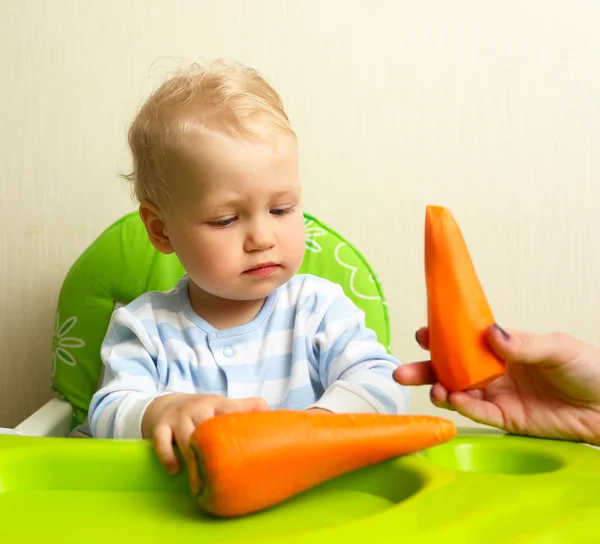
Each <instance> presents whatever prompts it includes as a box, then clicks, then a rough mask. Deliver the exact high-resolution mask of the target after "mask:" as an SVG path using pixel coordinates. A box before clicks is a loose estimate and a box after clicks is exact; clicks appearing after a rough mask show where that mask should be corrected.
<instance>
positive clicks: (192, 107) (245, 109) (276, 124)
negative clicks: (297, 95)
mask: <svg viewBox="0 0 600 544" xmlns="http://www.w3.org/2000/svg"><path fill="white" fill-rule="evenodd" d="M202 128H209V129H216V130H221V131H224V132H226V133H227V134H230V135H233V136H235V137H241V138H256V137H261V136H264V135H265V130H266V131H267V132H268V131H277V132H283V133H288V134H290V135H292V136H293V137H294V138H295V133H294V131H293V130H292V127H291V124H290V121H289V119H288V116H287V115H286V113H285V111H284V109H283V103H282V101H281V98H280V96H279V94H278V93H277V92H276V91H275V89H274V88H273V87H272V86H271V85H270V84H269V83H268V82H267V81H266V79H265V78H264V77H262V76H261V75H260V74H259V73H258V72H257V71H256V70H253V69H251V68H248V67H246V66H244V65H243V64H240V63H239V62H234V61H225V60H221V59H219V60H216V61H213V62H212V63H210V64H208V65H205V66H200V65H198V64H194V65H192V67H191V68H189V69H187V70H184V71H180V72H178V73H177V74H176V75H175V76H173V77H171V78H170V79H168V80H167V81H166V82H165V83H163V84H162V85H161V86H160V87H159V88H158V89H157V90H155V91H154V92H153V93H152V94H151V95H150V97H149V98H148V99H147V100H146V101H145V102H144V104H143V105H142V107H141V108H140V110H139V112H138V114H137V115H136V117H135V119H134V121H133V123H132V124H131V126H130V128H129V131H128V138H127V139H128V143H129V147H130V149H131V153H132V156H133V169H132V171H131V173H129V174H127V175H124V176H123V177H124V178H125V179H126V180H128V181H130V182H132V184H133V191H134V194H135V196H136V198H137V199H138V200H139V201H142V200H150V201H151V202H154V203H156V204H159V203H161V202H164V201H165V199H166V198H168V197H169V190H168V183H167V182H168V179H167V178H168V171H167V153H168V151H169V150H173V149H175V148H177V145H178V140H179V138H180V137H181V136H182V135H184V134H186V133H189V132H192V131H194V130H198V129H202Z"/></svg>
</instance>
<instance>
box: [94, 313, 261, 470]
mask: <svg viewBox="0 0 600 544" xmlns="http://www.w3.org/2000/svg"><path fill="white" fill-rule="evenodd" d="M158 342H159V341H157V343H156V344H155V343H154V342H153V341H152V340H151V338H150V335H149V334H148V332H147V331H146V329H145V328H144V326H143V324H142V322H141V321H140V320H139V319H137V318H136V317H135V316H133V315H132V314H131V313H130V312H129V311H128V310H127V309H126V308H121V309H119V310H117V311H116V312H115V313H114V314H113V318H112V319H111V323H110V326H109V329H108V333H107V335H106V338H105V340H104V343H103V344H102V350H101V354H102V359H103V361H104V365H105V375H104V380H103V383H102V386H101V388H100V389H99V390H98V392H97V393H96V394H95V395H94V396H93V398H92V402H91V404H90V410H89V416H90V417H89V419H90V427H91V429H92V434H93V435H94V436H95V437H99V438H152V441H153V444H154V449H155V450H156V453H157V455H158V458H159V459H160V461H161V463H162V464H163V465H164V467H165V468H166V469H167V471H168V472H169V473H171V474H175V473H177V472H178V471H179V468H180V464H179V461H178V459H177V455H176V454H175V451H174V449H173V441H175V442H176V443H177V445H178V447H179V450H180V451H181V453H182V455H183V456H184V457H185V455H186V454H187V451H188V443H189V439H190V436H191V435H192V433H193V432H194V429H195V428H196V426H197V425H199V424H200V423H201V422H202V421H203V420H205V419H208V418H211V417H213V416H215V415H216V414H225V413H229V412H247V411H262V410H268V408H269V407H268V405H267V403H266V402H265V401H264V400H263V399H258V398H245V399H228V398H225V397H221V396H218V395H212V394H201V393H199V394H194V393H175V392H172V391H165V387H166V376H167V374H168V373H167V368H166V365H167V361H166V358H165V356H164V353H162V356H161V353H160V344H159V343H158Z"/></svg>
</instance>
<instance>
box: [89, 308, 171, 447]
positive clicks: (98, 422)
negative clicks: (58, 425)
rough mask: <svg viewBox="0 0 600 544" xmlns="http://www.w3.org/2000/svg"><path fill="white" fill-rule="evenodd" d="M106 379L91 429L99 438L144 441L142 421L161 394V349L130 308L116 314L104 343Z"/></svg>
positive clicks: (97, 397)
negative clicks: (158, 365)
mask: <svg viewBox="0 0 600 544" xmlns="http://www.w3.org/2000/svg"><path fill="white" fill-rule="evenodd" d="M101 356H102V361H103V363H104V369H105V373H104V379H103V381H102V385H101V387H100V389H99V390H98V391H97V392H96V393H95V394H94V396H93V397H92V401H91V403H90V409H89V420H90V428H91V430H92V434H93V436H95V437H97V438H142V418H143V416H144V412H145V411H146V408H147V407H148V405H149V404H150V403H151V402H152V401H153V400H154V399H155V398H157V397H158V396H160V395H161V394H166V392H163V393H161V392H160V391H161V388H160V377H159V368H158V367H157V360H158V348H157V346H156V345H155V344H154V342H152V340H151V339H150V336H149V335H148V332H147V331H146V330H145V328H144V326H143V325H142V323H141V322H140V320H139V319H137V318H136V317H135V316H134V315H133V314H131V313H130V312H129V311H128V310H127V308H120V309H118V310H117V311H115V312H114V313H113V316H112V319H111V322H110V325H109V327H108V332H107V334H106V337H105V339H104V342H103V343H102V348H101Z"/></svg>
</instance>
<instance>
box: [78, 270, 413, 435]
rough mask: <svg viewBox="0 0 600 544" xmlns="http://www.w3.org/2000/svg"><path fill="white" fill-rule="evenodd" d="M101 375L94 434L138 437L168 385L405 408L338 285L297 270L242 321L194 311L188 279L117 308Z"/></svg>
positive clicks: (278, 402)
mask: <svg viewBox="0 0 600 544" xmlns="http://www.w3.org/2000/svg"><path fill="white" fill-rule="evenodd" d="M101 355H102V360H103V362H104V378H103V381H102V385H101V387H100V389H99V390H98V391H97V392H96V394H95V395H94V397H93V398H92V402H91V404H90V410H89V419H90V426H91V429H92V433H93V435H94V436H96V437H102V438H141V432H142V431H141V422H142V417H143V415H144V411H145V410H146V408H147V407H148V405H149V404H150V403H151V402H152V401H153V400H154V399H155V398H156V397H157V396H160V395H163V394H168V393H211V394H217V395H222V396H226V397H228V398H231V399H239V398H244V397H262V398H263V399H265V401H266V402H267V403H268V405H269V406H270V408H271V409H276V408H286V409H297V410H302V409H306V408H311V407H318V408H324V409H327V410H330V411H332V412H337V413H339V412H380V413H390V414H397V413H405V412H406V411H407V404H408V391H407V389H406V388H405V387H402V386H400V385H399V384H397V383H396V382H395V381H393V379H392V372H393V371H394V369H395V368H396V367H397V366H398V365H399V362H398V361H397V360H396V359H394V358H393V357H391V356H390V355H388V354H387V352H386V350H385V348H384V347H383V346H382V345H381V344H380V343H379V342H378V341H377V338H376V335H375V333H374V332H373V331H372V330H371V329H369V328H367V327H366V326H365V322H364V312H362V311H361V310H360V309H358V308H357V307H356V306H355V305H354V303H353V302H352V301H351V300H350V299H349V298H348V297H346V296H345V294H344V292H343V290H342V288H341V287H340V286H339V285H337V284H335V283H332V282H330V281H327V280H325V279H322V278H319V277H316V276H311V275H296V276H294V277H293V278H292V279H291V280H289V281H288V282H287V283H285V284H284V285H282V286H281V287H279V288H278V289H277V290H276V291H275V292H273V293H272V294H271V295H270V296H268V297H267V298H266V300H265V303H264V305H263V307H262V309H261V310H260V312H259V313H258V315H257V316H256V317H255V318H254V319H253V320H252V321H251V322H249V323H246V324H244V325H240V326H237V327H233V328H231V329H228V330H217V329H215V328H214V327H212V326H211V325H210V324H209V323H207V322H206V321H205V320H203V319H202V318H200V317H199V316H198V315H197V314H196V313H195V312H194V310H193V309H192V307H191V304H190V300H189V297H188V278H187V276H184V277H183V278H182V279H181V280H180V281H179V282H178V284H177V285H176V286H175V288H174V289H173V290H171V291H168V292H165V293H160V292H149V293H145V294H144V295H142V296H140V297H138V298H137V299H136V300H134V301H133V302H132V303H131V304H129V305H128V306H125V307H122V308H119V309H117V310H115V312H114V313H113V315H112V318H111V322H110V325H109V328H108V332H107V334H106V337H105V339H104V342H103V344H102V349H101Z"/></svg>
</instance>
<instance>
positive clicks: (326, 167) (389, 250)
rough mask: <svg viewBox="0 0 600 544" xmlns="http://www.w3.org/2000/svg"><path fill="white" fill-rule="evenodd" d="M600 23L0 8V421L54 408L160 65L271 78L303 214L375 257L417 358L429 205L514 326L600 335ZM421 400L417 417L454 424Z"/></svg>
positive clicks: (255, 5)
mask: <svg viewBox="0 0 600 544" xmlns="http://www.w3.org/2000/svg"><path fill="white" fill-rule="evenodd" d="M599 20H600V4H599V3H597V2H595V1H593V0H590V1H574V0H571V1H564V0H563V1H558V0H554V1H552V0H545V1H541V0H530V1H528V2H519V1H516V0H514V1H500V0H498V1H491V0H490V1H485V2H482V1H480V0H472V1H468V0H454V1H453V2H446V1H444V0H440V1H420V2H413V1H383V0H365V1H363V0H353V1H352V2H348V1H344V0H325V1H324V0H295V1H294V0H290V1H285V0H253V1H243V0H219V1H217V0H214V1H209V0H189V1H188V0H164V1H163V0H102V1H100V0H96V1H94V0H79V1H78V0H53V1H47V0H0V55H1V59H2V62H1V66H2V69H1V71H0V88H1V92H0V207H1V209H0V212H1V213H0V225H1V228H0V285H1V286H2V288H1V289H0V340H1V346H2V349H1V350H0V426H12V425H14V424H16V423H18V422H19V421H20V420H21V419H23V418H24V417H25V416H26V415H28V414H29V413H30V412H32V411H33V410H35V409H36V408H37V407H39V406H40V405H41V404H42V403H43V402H45V401H46V400H47V399H48V398H50V396H51V392H50V374H51V358H50V347H51V341H52V334H53V325H54V311H55V304H56V300H57V296H58V292H59V289H60V286H61V282H62V280H63V278H64V276H65V274H66V272H67V270H68V268H69V266H70V265H71V264H72V262H73V261H74V260H75V259H76V258H77V256H78V255H79V254H80V253H81V252H82V251H83V250H84V249H85V247H86V246H87V245H88V244H89V243H90V242H92V240H93V239H94V238H95V237H96V236H97V235H98V234H99V232H100V231H101V230H102V229H104V228H105V227H106V226H107V225H109V224H110V223H111V222H112V221H114V220H115V219H117V218H118V217H119V216H121V215H122V214H124V213H126V212H128V211H130V210H131V209H133V208H134V204H133V201H132V200H131V199H130V197H129V189H128V188H127V187H126V186H124V184H123V182H122V181H120V180H119V179H118V177H117V172H118V171H119V170H120V169H123V168H126V167H127V166H128V160H129V159H128V155H127V150H126V147H125V130H126V127H127V124H128V123H129V121H130V120H131V118H132V116H133V114H134V112H135V110H136V108H137V106H138V104H139V103H140V101H141V100H142V99H143V98H144V97H145V96H146V95H147V94H148V92H149V91H150V90H151V88H152V87H153V85H154V83H155V82H156V81H161V78H162V77H163V76H164V73H165V69H166V68H171V67H173V66H175V64H176V62H174V61H172V60H169V59H168V58H166V57H177V58H180V57H183V58H185V59H188V60H190V61H192V60H203V59H206V60H208V59H212V58H214V57H221V56H225V57H233V58H236V59H238V60H240V61H242V62H245V63H247V64H249V65H252V66H253V67H255V68H257V69H259V70H260V71H261V72H263V73H264V74H265V75H266V76H268V77H269V78H270V79H271V80H272V81H273V82H274V84H275V86H276V88H277V89H278V90H279V92H280V93H281V95H282V96H283V99H284V101H285V104H286V106H287V109H288V112H289V114H290V116H291V119H292V122H293V124H294V126H295V128H296V131H297V133H298V136H299V139H300V144H301V153H302V177H303V180H304V184H305V205H306V209H307V210H308V211H310V212H312V213H314V214H316V215H318V216H320V217H321V218H322V219H324V220H326V221H327V222H329V223H330V224H331V225H332V226H334V227H335V228H337V229H339V230H340V231H342V232H343V233H344V234H346V235H347V236H348V237H349V238H350V239H351V240H352V241H353V242H355V243H356V245H358V247H359V248H361V249H362V250H363V252H364V253H365V254H366V255H367V257H368V258H369V259H370V260H371V261H372V263H373V264H374V266H375V268H376V270H377V271H378V273H379V276H380V279H381V280H382V282H383V284H384V287H385V289H386V292H387V295H388V298H389V306H390V310H391V316H392V321H393V335H394V346H395V348H394V350H395V354H396V355H397V356H398V357H399V358H400V359H401V360H402V361H406V362H407V361H411V360H419V359H421V358H423V357H425V356H426V354H425V353H424V352H422V351H421V350H420V349H419V348H418V347H417V345H416V344H415V342H414V338H413V335H414V331H415V330H416V329H417V328H418V327H419V326H420V325H421V324H423V323H424V322H425V287H424V277H423V219H424V207H425V205H426V204H429V203H437V204H442V205H445V206H448V207H450V208H451V209H452V211H453V212H454V214H455V216H456V217H457V219H458V220H459V222H460V225H461V227H462V229H463V232H464V235H465V237H466V239H467V242H468V244H469V247H470V249H471V252H472V255H473V259H474V261H475V264H476V266H477V268H478V271H479V274H480V277H481V280H482V282H483V284H484V287H485V289H486V291H487V294H488V297H489V299H490V302H491V304H492V306H493V309H494V311H495V313H496V316H497V319H498V320H499V322H500V323H502V324H503V325H504V326H506V327H517V328H519V327H520V328H525V329H530V330H533V331H539V332H544V331H551V330H563V331H566V332H570V333H572V334H574V335H577V336H579V337H581V338H582V339H585V340H588V341H590V342H595V343H597V344H599V345H600V327H599V310H598V305H599V303H600V278H599V275H600V243H599V239H600V238H599V233H600V213H599V209H598V207H599V204H600V159H599V156H600V153H599V151H600V150H599V145H600V136H599V133H600V107H599V105H598V104H599V97H600V62H599V60H598V59H599V57H600V32H598V21H599ZM157 59H159V60H158V62H156V61H157ZM153 63H154V67H153V68H152V70H151V69H150V68H151V65H152V64H153ZM427 391H428V390H427V388H419V389H416V390H415V391H414V394H413V407H412V410H413V411H415V412H426V413H441V412H440V411H438V410H437V409H435V408H433V407H432V406H431V405H430V403H429V400H428V393H427ZM445 414H446V415H449V414H447V413H445ZM452 417H454V419H455V421H457V422H459V423H461V424H465V423H467V422H466V421H464V420H462V419H461V418H459V417H457V416H452Z"/></svg>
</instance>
